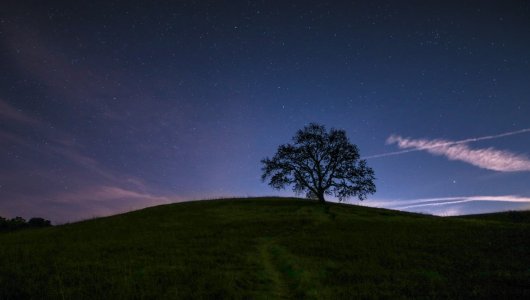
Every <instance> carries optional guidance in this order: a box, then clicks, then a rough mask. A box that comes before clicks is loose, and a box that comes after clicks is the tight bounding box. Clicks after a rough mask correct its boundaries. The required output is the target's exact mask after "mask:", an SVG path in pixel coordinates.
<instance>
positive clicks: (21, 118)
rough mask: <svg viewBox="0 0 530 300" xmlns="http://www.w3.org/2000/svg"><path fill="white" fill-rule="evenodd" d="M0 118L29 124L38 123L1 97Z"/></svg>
mask: <svg viewBox="0 0 530 300" xmlns="http://www.w3.org/2000/svg"><path fill="white" fill-rule="evenodd" d="M0 119H7V120H12V121H17V122H19V123H26V124H31V125H37V124H39V123H40V122H39V121H38V120H37V119H35V118H33V117H31V116H30V115H28V114H26V113H24V112H22V111H21V110H18V109H16V108H15V107H13V106H12V105H11V104H9V103H8V102H7V101H4V100H2V99H0Z"/></svg>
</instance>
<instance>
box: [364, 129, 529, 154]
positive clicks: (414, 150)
mask: <svg viewBox="0 0 530 300" xmlns="http://www.w3.org/2000/svg"><path fill="white" fill-rule="evenodd" d="M527 132H530V128H525V129H521V130H515V131H509V132H505V133H500V134H495V135H487V136H481V137H476V138H468V139H465V140H459V141H444V140H435V141H438V142H439V143H437V144H435V145H430V146H427V145H424V146H423V147H421V148H413V149H407V150H401V151H394V152H387V153H381V154H375V155H369V156H365V157H363V158H364V159H372V158H380V157H387V156H394V155H400V154H405V153H409V152H416V151H423V150H427V149H428V148H429V147H430V148H434V147H441V146H450V145H458V144H466V143H472V142H478V141H485V140H492V139H498V138H502V137H507V136H512V135H517V134H522V133H527ZM397 137H400V136H398V135H391V136H390V137H389V138H388V139H387V141H386V142H387V144H391V143H393V142H395V139H396V138H397Z"/></svg>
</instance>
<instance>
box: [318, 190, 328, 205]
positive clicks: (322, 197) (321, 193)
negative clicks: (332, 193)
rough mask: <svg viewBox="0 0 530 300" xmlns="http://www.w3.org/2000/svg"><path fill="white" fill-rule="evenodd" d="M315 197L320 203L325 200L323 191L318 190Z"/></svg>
mask: <svg viewBox="0 0 530 300" xmlns="http://www.w3.org/2000/svg"><path fill="white" fill-rule="evenodd" d="M317 197H318V202H320V203H325V202H326V199H325V198H324V191H318V194H317Z"/></svg>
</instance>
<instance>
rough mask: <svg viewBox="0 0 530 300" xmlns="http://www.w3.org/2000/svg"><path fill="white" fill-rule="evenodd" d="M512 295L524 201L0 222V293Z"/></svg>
mask: <svg viewBox="0 0 530 300" xmlns="http://www.w3.org/2000/svg"><path fill="white" fill-rule="evenodd" d="M514 216H515V217H514ZM514 219H516V221H513V220H514ZM524 296H526V297H527V298H528V297H530V214H529V213H511V215H510V216H508V217H506V216H504V215H482V216H481V215H477V216H468V217H465V218H441V217H433V216H426V215H418V214H410V213H403V212H397V211H391V210H383V209H376V208H368V207H360V206H354V205H339V204H330V205H329V207H328V208H326V207H324V206H322V205H320V204H318V203H316V202H313V201H308V200H300V199H287V198H252V199H233V200H228V199H227V200H216V201H198V202H188V203H179V204H172V205H164V206H157V207H152V208H148V209H144V210H139V211H134V212H130V213H127V214H122V215H117V216H112V217H107V218H100V219H94V220H89V221H84V222H79V223H74V224H67V225H61V226H56V227H52V228H44V229H30V230H23V231H18V232H10V233H2V234H0V299H21V298H34V299H46V298H53V299H102V298H104V299H134V298H136V299H139V298H186V299H189V298H232V299H234V298H235V299H239V298H268V299H273V298H301V297H305V298H309V299H311V298H315V299H317V298H318V299H340V298H389V299H399V298H408V299H410V298H421V299H424V298H451V299H455V298H466V299H468V298H498V299H500V298H515V297H518V298H523V297H524Z"/></svg>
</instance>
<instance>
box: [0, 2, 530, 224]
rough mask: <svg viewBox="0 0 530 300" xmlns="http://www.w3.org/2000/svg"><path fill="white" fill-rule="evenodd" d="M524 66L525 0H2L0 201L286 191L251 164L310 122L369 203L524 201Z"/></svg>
mask: <svg viewBox="0 0 530 300" xmlns="http://www.w3.org/2000/svg"><path fill="white" fill-rule="evenodd" d="M21 2H24V3H21ZM529 80H530V3H529V2H528V1H515V0H514V1H206V0H205V1H186V0H183V1H167V2H166V1H123V2H117V1H2V3H1V4H0V216H3V217H14V216H22V217H26V218H29V217H32V216H40V217H45V218H48V219H50V220H52V221H53V222H55V223H62V222H69V221H76V220H81V219H87V218H92V217H97V216H105V215H110V214H115V213H119V212H124V211H129V210H132V209H138V208H142V207H146V206H151V205H157V204H163V203H172V202H178V201H186V200H193V199H211V198H218V197H231V196H242V197H246V196H265V195H280V196H292V195H293V192H292V191H290V190H285V191H276V190H273V189H271V188H270V187H268V186H267V184H266V183H263V182H261V180H260V175H261V171H260V167H261V165H260V163H259V161H260V160H261V159H262V158H264V157H266V156H269V157H270V156H272V155H273V154H274V152H275V151H276V149H277V147H278V145H280V144H282V143H287V142H289V141H290V139H291V137H292V136H293V135H294V133H295V132H296V130H298V129H300V128H302V127H303V126H305V125H307V124H308V123H310V122H318V123H321V124H324V125H326V126H327V127H328V128H331V127H334V128H340V129H344V130H346V132H347V134H348V136H349V138H350V140H351V142H352V143H354V144H357V145H358V147H359V148H360V153H361V156H362V157H364V158H366V159H367V161H368V165H369V166H371V167H372V168H373V169H374V170H375V173H376V177H377V181H376V185H377V188H378V191H377V193H376V194H375V195H372V196H371V197H369V198H368V200H365V201H363V202H362V204H363V205H370V206H379V207H388V208H395V209H404V210H409V211H418V212H425V213H432V214H437V215H445V216H447V215H457V214H469V213H483V212H490V211H501V210H515V209H530V184H529V182H530V158H529V157H530V130H529V128H530V118H529V114H530V84H529ZM331 200H333V199H331ZM350 203H354V204H358V203H359V201H357V200H354V199H352V200H350Z"/></svg>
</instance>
